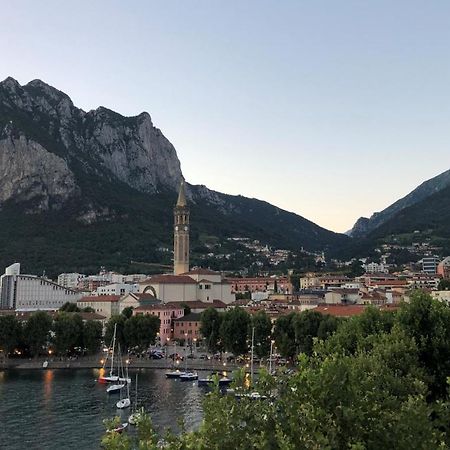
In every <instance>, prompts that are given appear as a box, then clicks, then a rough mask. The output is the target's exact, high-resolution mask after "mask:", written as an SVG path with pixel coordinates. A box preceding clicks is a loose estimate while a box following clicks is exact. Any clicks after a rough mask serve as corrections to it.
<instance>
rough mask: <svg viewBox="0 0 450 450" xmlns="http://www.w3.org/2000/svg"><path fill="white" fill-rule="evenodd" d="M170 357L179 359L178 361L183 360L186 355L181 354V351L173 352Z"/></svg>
mask: <svg viewBox="0 0 450 450" xmlns="http://www.w3.org/2000/svg"><path fill="white" fill-rule="evenodd" d="M169 358H170V359H173V360H176V359H177V360H178V361H183V359H184V356H183V355H180V354H179V353H172V354H171V355H169Z"/></svg>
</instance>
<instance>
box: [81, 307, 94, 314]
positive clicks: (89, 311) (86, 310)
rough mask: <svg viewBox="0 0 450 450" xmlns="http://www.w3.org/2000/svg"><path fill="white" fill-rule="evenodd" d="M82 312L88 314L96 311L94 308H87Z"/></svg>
mask: <svg viewBox="0 0 450 450" xmlns="http://www.w3.org/2000/svg"><path fill="white" fill-rule="evenodd" d="M81 311H82V312H87V313H95V309H94V308H92V306H86V307H84V308H83V309H82V310H81Z"/></svg>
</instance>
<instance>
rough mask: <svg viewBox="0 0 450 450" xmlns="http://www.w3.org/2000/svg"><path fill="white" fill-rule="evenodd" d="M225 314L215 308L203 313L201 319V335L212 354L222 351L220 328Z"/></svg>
mask: <svg viewBox="0 0 450 450" xmlns="http://www.w3.org/2000/svg"><path fill="white" fill-rule="evenodd" d="M222 317H223V314H221V313H219V312H218V311H217V309H215V308H208V309H205V311H203V313H202V315H201V318H200V334H201V335H202V336H203V339H204V340H205V343H206V347H207V348H208V350H209V351H210V352H213V353H215V352H217V351H219V350H221V345H220V326H221V324H222Z"/></svg>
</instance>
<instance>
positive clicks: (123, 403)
mask: <svg viewBox="0 0 450 450" xmlns="http://www.w3.org/2000/svg"><path fill="white" fill-rule="evenodd" d="M121 369H122V375H123V366H122V367H121ZM125 379H126V380H128V365H127V371H126V377H125ZM125 384H126V386H127V396H126V397H125V398H122V389H120V400H119V401H118V402H117V403H116V407H117V408H118V409H125V408H129V407H130V405H131V400H130V383H127V382H125Z"/></svg>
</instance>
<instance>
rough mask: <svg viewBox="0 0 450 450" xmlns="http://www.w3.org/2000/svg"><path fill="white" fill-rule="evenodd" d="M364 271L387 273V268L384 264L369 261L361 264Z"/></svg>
mask: <svg viewBox="0 0 450 450" xmlns="http://www.w3.org/2000/svg"><path fill="white" fill-rule="evenodd" d="M362 267H363V269H364V270H365V271H366V273H389V270H388V268H387V267H386V266H385V265H384V264H379V263H376V262H371V263H368V264H363V265H362Z"/></svg>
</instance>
